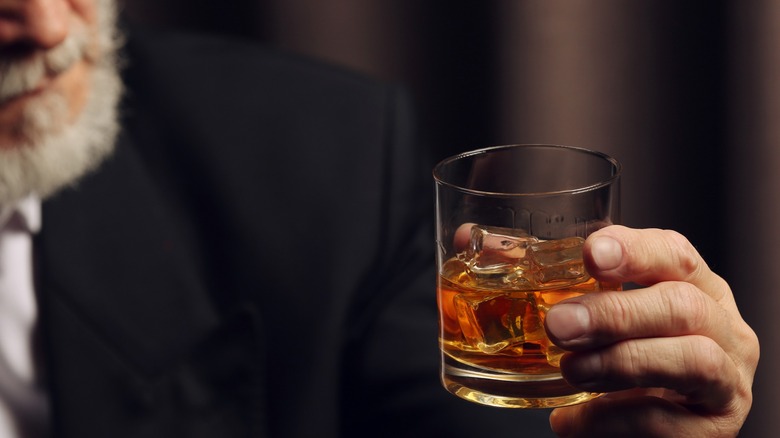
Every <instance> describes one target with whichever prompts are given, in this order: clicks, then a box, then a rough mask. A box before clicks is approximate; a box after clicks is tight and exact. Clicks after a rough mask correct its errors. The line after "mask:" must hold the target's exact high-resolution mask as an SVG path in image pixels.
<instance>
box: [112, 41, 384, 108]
mask: <svg viewBox="0 0 780 438" xmlns="http://www.w3.org/2000/svg"><path fill="white" fill-rule="evenodd" d="M129 35H130V36H129V38H128V45H127V53H128V56H127V58H128V60H129V61H128V64H129V65H128V69H129V70H130V72H131V76H132V75H133V73H137V74H136V76H138V77H141V78H143V80H144V81H145V83H147V84H148V83H149V82H160V83H164V84H165V86H166V87H169V88H170V87H179V88H181V89H182V90H188V91H189V90H197V91H198V92H199V93H203V92H205V93H208V91H209V89H216V90H219V92H220V93H221V94H223V95H224V94H230V93H239V94H240V95H241V97H242V98H244V99H245V98H246V97H247V96H246V93H249V94H250V95H253V96H256V97H258V98H263V97H265V98H273V97H282V96H284V97H285V99H290V98H295V97H296V96H301V97H306V98H308V100H310V101H311V100H313V99H314V100H316V99H320V100H322V99H328V98H337V99H340V100H342V99H344V98H363V99H372V98H374V99H375V98H378V97H381V95H382V94H383V93H385V92H386V91H387V88H388V87H391V88H392V87H394V85H392V84H387V83H385V82H382V81H380V80H377V79H375V78H371V77H369V76H367V75H363V74H361V73H358V72H355V71H352V70H349V69H347V68H344V67H340V66H337V65H334V64H331V63H328V62H326V61H324V60H317V59H312V58H310V57H306V56H303V55H300V54H296V53H292V52H288V51H284V50H280V49H275V48H271V47H267V46H263V45H261V44H259V43H258V42H255V41H251V40H245V39H239V38H232V37H225V36H217V35H202V34H192V33H182V32H164V31H154V30H148V29H135V28H133V29H131V30H130V33H129ZM353 103H354V102H353Z"/></svg>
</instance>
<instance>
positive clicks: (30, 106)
mask: <svg viewBox="0 0 780 438" xmlns="http://www.w3.org/2000/svg"><path fill="white" fill-rule="evenodd" d="M98 3H99V9H98V13H99V14H100V15H99V21H98V41H97V46H96V47H95V50H90V49H88V48H87V46H88V44H87V43H88V38H86V32H84V33H83V34H81V35H80V34H74V36H73V37H70V38H69V40H68V41H66V42H65V43H63V44H62V45H61V46H60V47H57V48H55V49H53V50H52V51H50V52H51V53H48V54H47V55H45V56H40V57H37V58H36V61H35V62H30V61H21V62H19V61H17V62H13V63H11V62H2V61H0V62H2V63H0V76H2V79H0V103H1V102H2V101H3V100H5V99H8V98H10V97H13V96H14V95H16V94H18V93H22V92H24V91H26V90H29V89H30V87H33V86H35V85H36V84H38V83H39V82H40V79H41V77H42V75H44V74H46V73H47V72H49V73H50V72H60V71H63V70H64V69H66V68H67V67H68V66H70V65H72V63H73V62H75V61H78V60H80V59H86V60H87V62H89V63H91V64H92V69H91V71H90V73H89V74H90V75H91V76H90V83H89V87H90V88H89V90H88V93H89V94H88V96H87V100H86V103H85V106H84V109H83V110H82V111H81V113H80V114H79V115H78V116H77V117H76V119H75V121H73V122H72V123H68V122H67V120H68V118H69V106H68V102H67V100H66V98H65V97H64V96H63V95H61V94H59V93H57V92H55V91H53V90H49V91H46V92H44V93H42V94H41V95H40V96H35V97H32V98H30V100H29V102H27V104H26V107H25V109H24V114H23V116H22V118H23V120H22V123H21V124H20V126H18V127H16V128H15V129H17V130H18V131H17V132H18V133H20V134H21V135H20V137H21V138H24V140H23V141H22V143H21V144H18V145H16V146H13V147H10V148H2V149H0V205H2V204H9V203H12V202H16V201H18V200H20V199H22V198H25V197H27V196H28V195H36V196H38V197H41V198H45V197H48V196H50V195H52V194H54V193H56V192H57V191H58V190H60V189H62V188H64V187H67V186H70V185H73V184H75V183H76V182H77V181H78V179H79V178H80V177H81V176H83V175H84V174H86V173H88V172H89V171H91V170H93V169H95V168H96V167H97V166H98V165H99V164H100V163H101V162H102V161H103V160H104V159H105V158H106V157H107V156H108V155H110V153H111V152H112V151H113V149H114V142H115V140H116V136H117V133H118V132H119V122H118V118H119V117H118V103H119V99H120V97H121V95H122V82H121V79H120V77H119V67H118V62H117V56H116V51H117V48H118V46H119V42H120V40H119V38H118V37H117V35H116V34H115V19H116V16H115V15H116V14H115V7H114V6H115V5H114V2H113V0H98ZM93 42H94V41H93Z"/></svg>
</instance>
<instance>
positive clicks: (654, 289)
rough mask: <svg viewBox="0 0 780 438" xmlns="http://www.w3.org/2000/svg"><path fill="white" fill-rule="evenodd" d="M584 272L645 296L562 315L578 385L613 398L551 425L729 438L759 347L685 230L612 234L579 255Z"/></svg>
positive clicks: (570, 308) (746, 400)
mask: <svg viewBox="0 0 780 438" xmlns="http://www.w3.org/2000/svg"><path fill="white" fill-rule="evenodd" d="M583 256H584V259H585V263H586V267H587V269H588V271H589V272H590V273H591V274H592V275H593V276H595V277H597V278H598V279H601V280H605V281H612V282H614V281H620V282H633V283H637V284H640V285H643V286H645V288H642V289H637V290H630V291H625V292H604V293H594V294H588V295H584V296H582V297H578V298H574V299H571V300H568V301H566V302H562V303H560V304H558V305H556V306H554V307H553V308H552V309H551V310H550V311H549V313H548V315H547V319H546V328H547V331H548V334H549V335H550V337H551V339H552V340H553V341H554V342H555V343H556V344H557V345H559V346H561V347H562V348H564V349H566V350H569V351H570V353H567V354H566V355H565V356H564V358H563V361H562V363H561V369H562V371H563V375H564V377H565V378H566V379H567V380H568V381H569V382H570V383H572V384H573V385H575V386H578V387H580V388H582V389H585V390H589V391H595V392H609V394H608V395H606V396H604V397H602V398H599V399H596V400H594V401H592V402H589V403H585V404H582V405H577V406H571V407H566V408H559V409H556V410H555V411H553V413H552V415H551V416H550V424H551V427H552V428H553V430H554V431H555V432H556V433H557V434H558V435H559V436H561V437H593V436H599V437H613V436H614V437H617V436H627V435H629V434H630V435H631V436H633V437H669V436H674V437H733V436H736V435H737V434H738V432H739V429H740V427H741V426H742V424H743V423H744V421H745V419H746V417H747V414H748V412H749V410H750V406H751V403H752V391H751V387H752V384H753V377H754V374H755V370H756V366H757V364H758V359H759V343H758V339H757V337H756V335H755V333H754V332H753V330H752V329H751V328H750V327H749V326H748V325H747V324H746V323H745V321H744V320H743V319H742V317H741V316H740V313H739V310H738V309H737V306H736V303H735V301H734V296H733V295H732V292H731V289H730V288H729V285H728V284H727V283H726V282H725V281H724V280H723V279H722V278H721V277H719V276H718V275H716V274H715V273H713V272H712V271H711V270H710V269H709V267H708V266H707V264H706V263H705V261H704V260H703V259H702V258H701V256H700V255H699V254H698V252H697V251H696V250H695V249H694V248H693V246H692V245H691V244H690V243H689V242H688V240H687V239H686V238H685V237H683V236H682V235H680V234H679V233H676V232H673V231H667V230H657V229H648V230H634V229H629V228H626V227H622V226H611V227H607V228H605V229H602V230H600V231H598V232H596V233H594V234H593V235H591V236H590V237H589V238H588V239H587V241H586V243H585V247H584V248H583Z"/></svg>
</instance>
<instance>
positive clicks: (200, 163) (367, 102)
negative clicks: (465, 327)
mask: <svg viewBox="0 0 780 438" xmlns="http://www.w3.org/2000/svg"><path fill="white" fill-rule="evenodd" d="M130 35H131V36H130V39H129V42H128V46H127V50H126V58H127V65H128V67H127V69H126V74H125V76H126V80H127V84H128V88H129V91H128V94H127V98H126V101H125V104H124V106H123V114H124V118H125V120H124V121H123V122H124V126H125V130H124V132H123V133H122V136H121V138H120V140H119V143H118V148H117V151H116V153H115V154H114V156H113V157H111V158H110V159H109V160H108V161H107V162H106V163H105V165H103V166H102V167H101V168H100V169H99V170H98V171H96V172H95V173H93V174H91V175H89V176H87V177H86V178H85V179H83V180H82V181H81V182H80V183H79V184H78V185H77V186H76V187H74V188H73V189H68V190H66V191H64V192H62V193H60V194H58V195H57V196H55V197H54V198H53V199H50V200H48V201H46V202H44V204H43V222H44V224H45V225H44V227H43V229H42V232H41V233H40V235H38V236H37V237H36V242H35V244H36V252H37V255H38V261H39V266H38V271H39V273H40V275H39V277H40V281H39V284H38V289H39V294H40V309H41V315H42V319H43V333H44V342H45V347H46V349H45V351H46V365H47V370H48V379H49V381H50V388H51V402H52V416H53V417H52V422H53V423H52V424H53V429H54V431H55V436H56V437H68V438H70V437H74V438H75V437H78V438H91V437H101V438H103V437H115V438H122V437H226V438H227V437H263V436H270V437H348V436H406V437H413V436H426V437H430V436H452V437H456V436H464V437H465V436H480V435H485V436H492V435H494V434H498V433H501V434H512V435H513V436H529V437H538V436H548V435H550V433H549V432H548V426H547V420H546V418H547V414H548V413H547V412H545V411H525V412H519V411H509V410H498V409H492V408H485V407H481V406H477V405H474V404H471V403H468V402H465V401H462V400H459V399H457V398H456V397H454V396H452V395H450V394H448V393H447V392H446V391H445V390H444V389H443V388H441V385H440V383H439V381H438V361H439V356H438V354H439V353H438V347H437V341H436V332H437V328H436V327H437V325H436V324H437V322H436V318H437V317H436V310H435V292H434V287H435V277H434V270H433V264H434V258H433V244H434V240H433V232H432V227H431V225H432V212H433V207H432V205H433V203H432V199H431V192H432V181H430V179H429V177H428V173H427V172H428V170H427V169H426V168H425V167H426V166H427V164H428V163H426V162H425V160H424V154H423V153H422V152H421V151H422V149H420V146H419V145H416V144H415V137H414V136H415V134H414V133H415V128H414V124H413V117H414V115H413V112H412V110H411V105H410V101H409V98H408V96H406V95H405V93H403V92H402V91H400V90H399V89H398V88H397V87H394V86H391V85H387V84H383V83H379V82H376V81H373V80H370V79H367V78H364V77H362V76H359V75H356V74H353V73H351V72H347V71H344V70H340V69H337V68H332V67H328V66H323V65H320V64H317V63H315V62H312V61H309V60H304V59H299V58H297V57H295V56H291V55H288V54H284V53H277V52H272V51H269V50H266V49H262V48H258V47H255V46H253V45H251V44H247V43H243V42H237V41H228V40H223V39H214V38H201V37H192V36H182V35H164V34H158V33H154V32H150V31H143V32H140V31H138V32H135V33H131V34H130Z"/></svg>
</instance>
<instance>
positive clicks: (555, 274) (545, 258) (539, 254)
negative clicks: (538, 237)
mask: <svg viewBox="0 0 780 438" xmlns="http://www.w3.org/2000/svg"><path fill="white" fill-rule="evenodd" d="M584 243H585V239H583V238H581V237H568V238H565V239H560V240H547V241H542V242H538V243H534V244H533V245H530V247H529V248H528V256H527V258H528V259H529V262H530V265H531V266H530V270H531V271H533V277H534V280H535V281H536V282H537V283H538V284H541V285H544V286H557V285H559V284H561V285H565V284H572V283H578V282H582V281H586V280H588V279H589V278H590V276H589V275H588V272H587V271H586V270H585V264H584V263H583V261H582V245H583V244H584Z"/></svg>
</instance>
